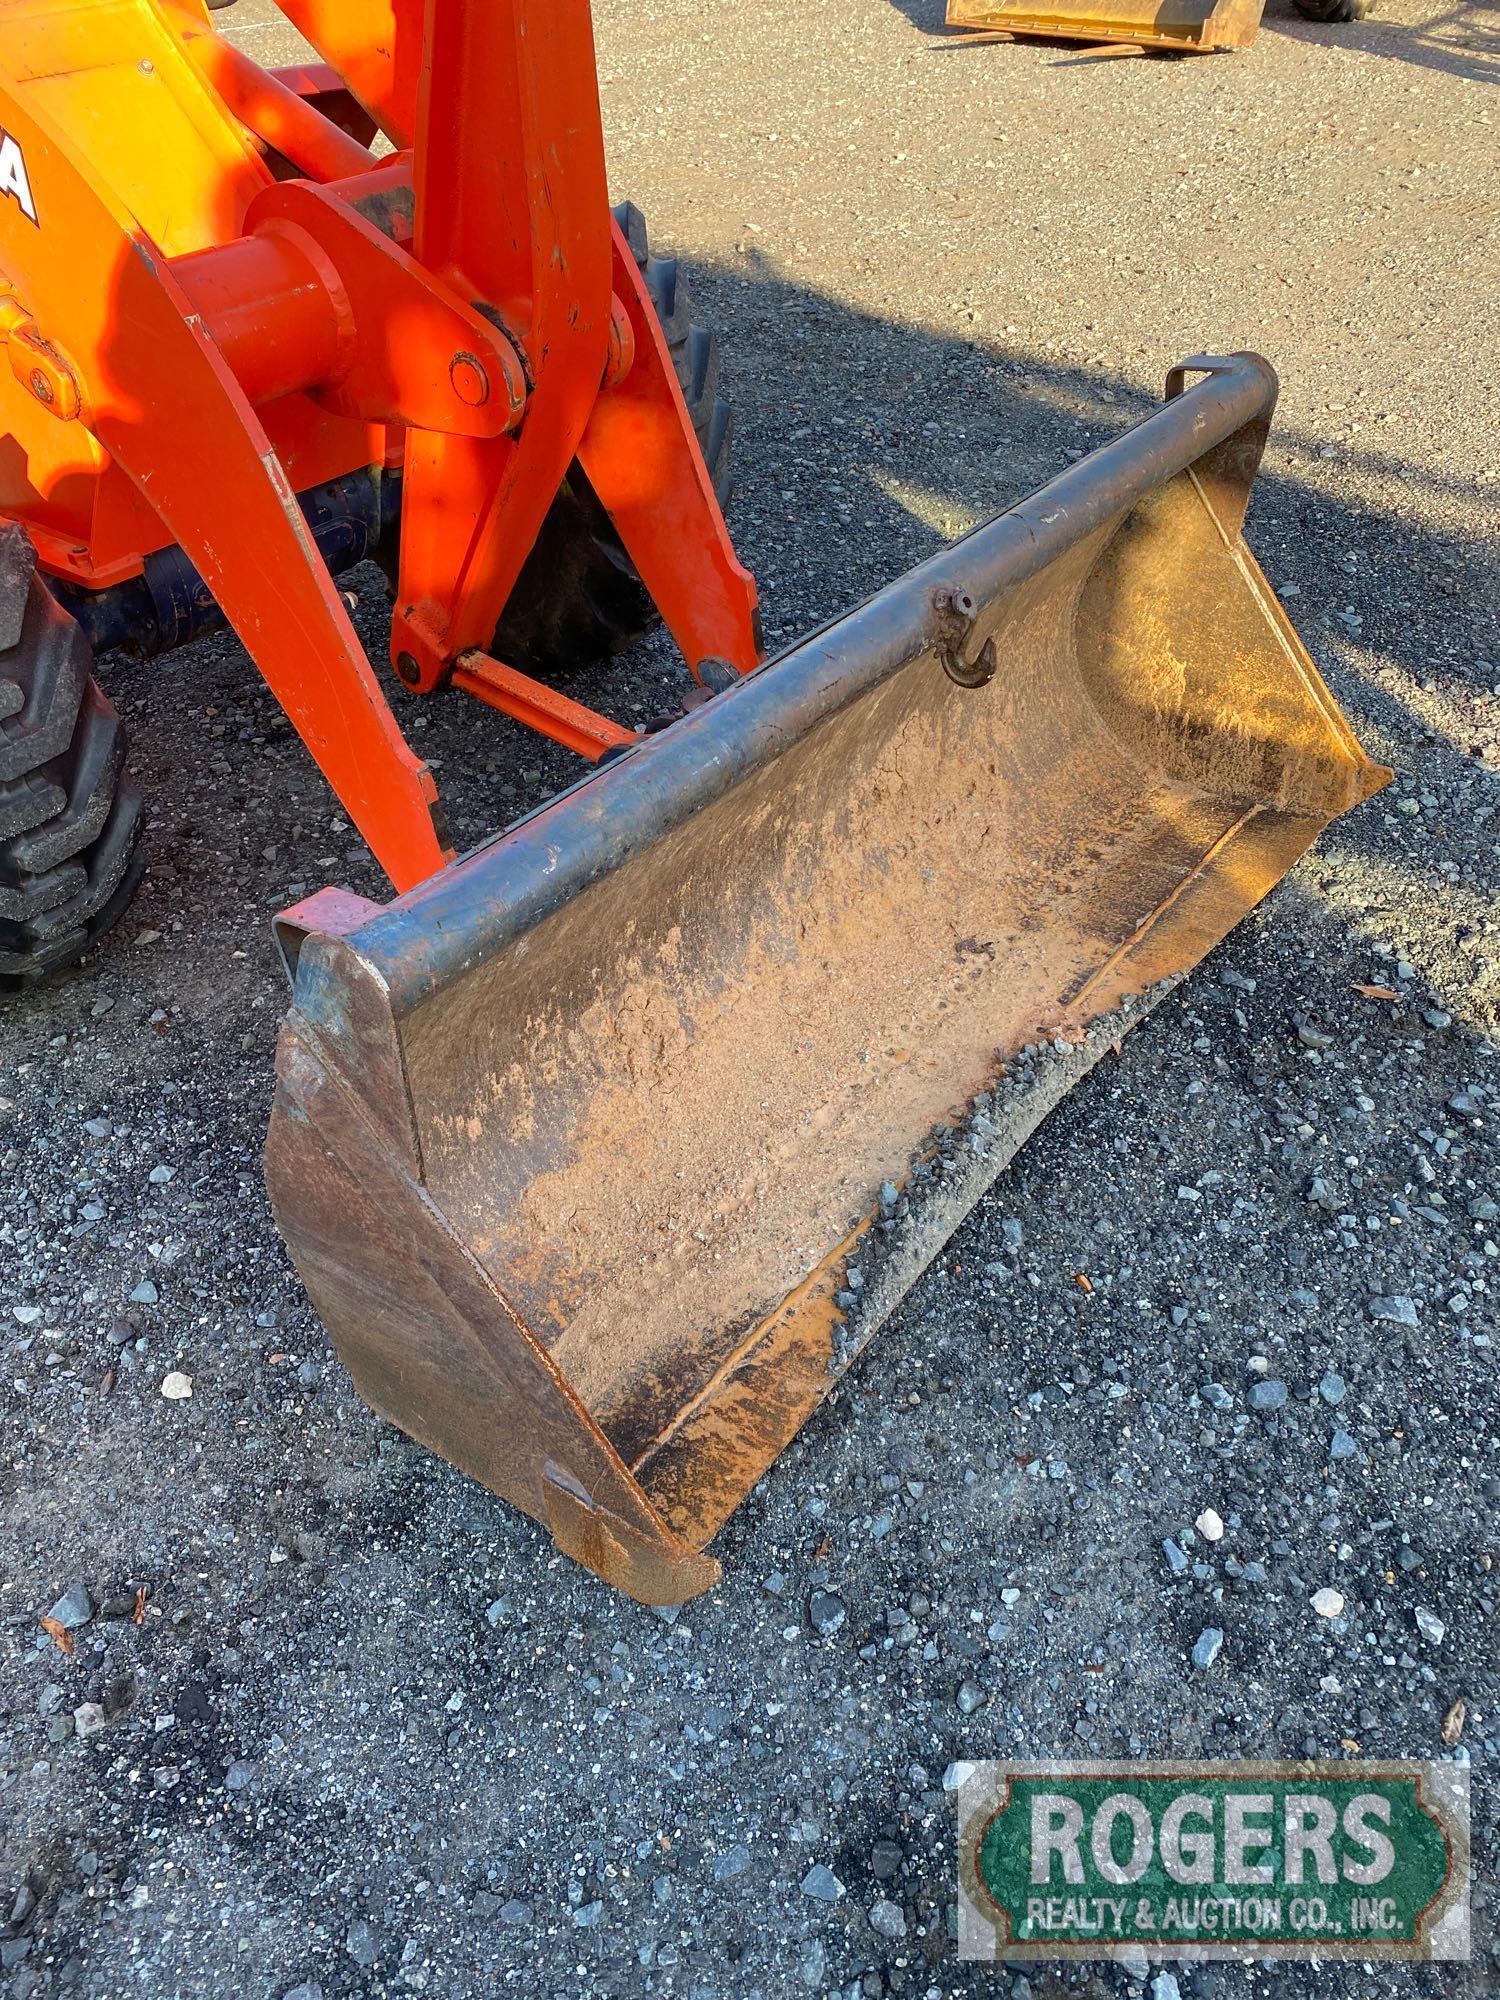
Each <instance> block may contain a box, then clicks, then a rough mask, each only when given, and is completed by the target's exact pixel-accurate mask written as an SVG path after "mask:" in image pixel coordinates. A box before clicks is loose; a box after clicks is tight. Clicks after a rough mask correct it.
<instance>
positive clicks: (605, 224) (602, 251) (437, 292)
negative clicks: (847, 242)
mask: <svg viewBox="0 0 1500 2000" xmlns="http://www.w3.org/2000/svg"><path fill="white" fill-rule="evenodd" d="M285 11H286V12H287V14H288V16H289V17H290V18H291V19H292V21H293V22H294V23H295V25H296V26H298V27H299V28H300V29H301V30H302V31H303V33H304V34H306V35H307V36H308V38H309V39H310V40H311V41H312V42H313V43H314V45H315V46H316V47H317V48H318V50H319V51H320V53H321V54H322V55H323V56H324V57H325V59H326V64H327V66H310V67H301V68H298V69H295V70H291V71H288V72H285V73H276V72H267V71H264V70H262V69H261V68H260V67H259V66H258V65H257V64H255V63H253V62H252V61H250V60H249V59H248V58H247V57H246V56H244V55H243V54H242V53H241V52H240V51H239V50H237V49H236V48H234V47H233V46H232V45H230V44H229V43H227V42H225V41H223V40H222V39H220V37H219V36H217V35H216V34H215V33H214V32H213V30H212V28H211V27H210V26H209V24H208V20H207V17H206V16H205V15H204V14H203V13H202V12H201V11H200V10H199V9H198V8H197V7H196V6H194V5H192V4H190V0H183V4H180V5H179V4H174V0H127V4H125V5H113V4H110V5H108V6H105V5H104V4H102V0H92V4H85V5H83V6H75V7H70V8H67V9H61V8H56V7H53V6H50V5H48V4H45V0H37V4H32V0H6V4H5V6H4V7H3V9H0V33H3V39H0V126H3V129H4V135H5V144H6V146H7V147H8V148H10V149H11V150H12V155H13V158H14V159H16V160H18V161H19V162H20V166H19V167H18V168H16V169H14V172H15V173H16V174H17V175H19V176H20V183H19V184H21V185H23V186H24V199H22V198H21V197H20V196H19V195H17V194H16V193H15V192H13V193H12V195H11V198H10V199H3V198H0V272H3V276H4V279H5V281H6V282H7V287H8V288H7V290H6V291H5V293H4V296H3V300H0V338H3V339H4V340H5V342H6V344H7V347H8V358H9V361H10V376H9V378H8V379H6V378H0V389H3V392H4V393H3V397H0V403H3V421H4V422H5V426H6V428H7V429H9V430H10V431H11V433H12V435H13V436H14V437H16V438H17V440H18V442H20V443H21V444H22V445H23V448H25V449H26V454H27V471H26V483H25V485H24V487H23V489H22V491H21V492H20V493H19V494H5V495H3V496H0V499H3V506H4V510H5V511H7V512H9V513H11V514H12V516H13V517H14V518H20V519H21V520H22V521H23V523H24V525H25V526H26V528H27V530H28V532H29V533H30V534H31V536H32V539H33V541H34V542H35V544H36V546H37V548H38V552H39V555H40V558H41V561H42V565H43V567H44V569H46V570H48V571H49V572H51V574H52V575H53V576H54V577H55V578H57V579H58V580H59V582H60V583H62V584H64V585H68V586H71V587H72V591H73V593H74V594H75V596H76V592H77V591H78V590H79V589H80V588H81V589H86V590H90V591H98V590H100V589H103V588H106V587H109V586H112V585H119V584H121V583H122V582H128V581H129V580H130V579H131V578H132V577H134V578H139V577H141V576H142V574H143V572H144V571H145V570H146V568H147V566H148V564H149V562H150V559H151V558H152V557H153V556H154V555H159V554H161V553H162V552H163V551H167V550H171V551H173V552H174V556H175V559H176V560H177V561H178V562H179V564H180V565H181V566H182V567H183V568H184V569H185V570H186V573H187V574H188V575H189V576H190V577H192V578H195V579H196V580H198V581H199V582H200V583H201V594H202V595H203V596H205V597H206V598H207V599H211V601H212V603H213V605H214V606H215V607H216V608H217V611H218V612H219V613H220V614H221V615H222V616H223V617H224V618H226V619H227V620H228V622H229V623H230V624H231V625H233V626H234V628H235V630H236V631H237V632H238V633H239V635H240V637H241V638H242V639H243V640H244V642H245V645H246V647H247V648H248V650H249V651H250V652H251V654H252V655H253V657H254V659H255V661H256V663H257V665H258V666H259V668H260V670H261V672H262V673H263V674H264V676H265V678H266V680H267V681H268V683H269V684H270V686H271V688H272V689H273V691H274V692H275V693H276V695H277V697H278V699H279V700H280V701H281V703H282V705H283V707H284V708H285V709H286V712H287V714H288V715H289V716H290V718H291V720H292V721H293V723H294V724H295V725H296V727H297V729H298V731H299V733H300V734H301V736H302V738H303V741H304V742H305V743H306V745H307V747H308V749H309V750H310V751H311V753H312V755H313V756H314V757H315V758H316V760H317V762H318V764H319V765H320V767H321V768H322V770H323V772H324V774H325V776H326V777H327V778H328V780H329V782H330V783H331V784H332V786H333V788H334V790H335V791H336V792H337V793H338V795H339V798H340V800H341V802H342V803H343V805H344V806H345V808H346V809H347V811H348V812H349V814H350V816H351V818H352V819H353V820H354V821H355V823H356V825H357V826H358V827H359V829H360V831H361V833H362V834H363V835H364V837H365V839H366V840H367V841H368V842H369V844H370V846H371V848H372V849H373V850H374V852H375V854H376V857H377V858H378V859H379V861H380V862H381V865H382V866H383V867H384V869H385V871H386V873H387V874H388V875H389V876H390V878H391V880H392V882H393V883H394V884H395V885H396V887H397V888H409V887H411V886H412V885H413V884H414V883H416V882H418V881H421V880H422V879H423V878H424V877H426V876H428V875H430V874H431V873H433V871H434V870H435V869H437V868H439V867H441V866H443V865H444V864H445V862H446V861H447V860H448V859H449V858H450V856H449V854H448V850H447V847H446V843H445V840H444V837H443V835H442V833H441V832H440V830H439V822H438V821H436V820H435V817H434V808H435V805H436V788H435V786H434V784H433V781H432V778H431V775H430V773H429V772H428V771H427V769H426V767H425V766H424V765H423V764H422V762H421V761H420V760H419V759H418V758H417V757H416V756H414V755H413V753H412V752H411V750H410V749H409V748H408V746H407V745H406V743H405V741H404V740H403V738H402V735H401V732H400V730H399V728H398V726H397V724H396V721H395V718H394V716H393V715H392V713H391V710H390V707H389V705H388V703H387V701H386V699H385V696H384V694H383V693H382V692H381V689H380V686H379V683H378V681H377V680H376V678H375V676H374V674H373V672H372V671H371V669H370V665H369V663H368V661H367V659H366V657H365V655H364V651H363V648H362V647H361V645H360V642H359V640H358V638H357V636H356V634H355V632H354V629H353V627H352V625H351V624H350V622H349V618H348V615H347V612H346V610H345V608H344V606H343V604H342V602H341V601H340V598H339V595H338V593H337V591H336V590H335V589H334V587H333V585H332V583H331V582H330V578H329V574H328V571H327V569H326V568H325V566H324V564H323V562H322V561H321V560H319V557H318V553H317V550H316V548H315V547H314V545H313V543H312V540H311V538H310V536H309V532H308V528H307V524H306V522H305V521H304V518H303V514H302V511H301V510H300V509H299V507H298V506H297V504H296V502H295V499H294V494H295V493H296V492H299V491H305V490H306V489H307V488H309V487H311V486H314V485H317V484H319V483H323V484H326V483H327V482H328V481H329V480H330V479H335V480H336V479H340V478H347V477H348V476H350V475H352V474H357V473H365V472H372V473H374V474H379V473H381V472H384V471H389V470H390V469H393V468H399V471H400V475H401V477H400V489H401V494H402V502H401V541H400V563H399V572H398V581H397V592H396V605H395V615H394V618H393V623H392V635H391V658H392V662H393V664H394V666H395V668H396V671H397V673H398V675H399V677H400V679H401V681H402V682H403V683H404V684H405V685H406V686H407V687H409V688H412V689H414V690H417V691H419V692H424V693H425V692H431V691H433V690H436V689H439V688H442V687H446V686H450V685H451V686H455V687H458V688H462V689H464V690H465V691H466V692H468V693H470V694H472V695H475V696H476V697H478V698H479V699H480V700H482V701H484V702H486V703H488V704H490V705H491V706H492V707H495V708H498V709H501V710H502V711H504V712H505V713H506V714H509V715H512V716H515V717H517V718H518V719H519V720H521V721H522V722H524V723H526V724H527V725H528V726H530V727H531V728H533V729H537V730H540V731H541V732H542V733H544V734H545V735H548V736H551V737H554V738H555V739H556V740H558V741H560V742H562V743H565V744H567V745H568V747H569V748H571V749H573V750H576V751H577V752H579V754H581V755H582V756H584V757H587V758H590V759H596V758H598V757H599V756H601V755H603V754H604V753H605V752H606V751H608V750H610V749H613V748H617V747H619V746H620V745H622V744H623V743H626V742H628V741H631V740H633V736H632V734H631V732H629V731H626V730H624V729H622V728H621V727H619V726H618V725H616V724H613V723H611V722H609V721H608V720H607V719H606V718H604V717H602V716H598V715H595V714H594V713H593V712H592V711H591V710H590V709H588V708H586V707H585V706H584V705H583V704H581V703H579V702H577V701H575V700H572V699H570V698H568V697H565V696H563V695H560V694H558V693H557V692H555V691H554V690H551V689H548V688H546V687H545V686H542V685H540V684H538V683H537V682H536V681H535V680H534V679H532V678H531V677H529V676H527V675H525V674H522V673H519V672H518V671H517V670H516V669H515V668H514V667H512V666H510V665H508V664H507V663H505V662H504V661H502V660H496V659H494V658H492V657H491V653H490V648H491V646H492V644H493V635H494V633H495V630H496V627H497V625H498V623H499V621H500V617H501V614H502V612H503V611H504V608H505V605H506V601H507V598H508V597H509V595H510V593H511V590H512V588H513V586H514V584H515V582H516V578H517V575H518V574H519V572H520V569H521V566H522V564H523V562H524V561H525V558H526V556H527V555H528V553H529V551H530V549H531V547H532V544H533V543H534V542H535V540H536V537H537V533H538V530H539V529H540V527H541V524H542V521H543V518H544V516H545V515H546V513H547V511H548V509H549V507H550V506H551V505H552V503H553V500H554V497H555V496H556V494H557V492H558V489H559V487H560V485H561V484H562V482H563V480H564V478H565V476H566V475H567V474H568V472H569V468H570V467H572V466H573V465H574V464H575V463H576V464H577V465H578V466H579V467H580V468H581V469H582V472H583V474H584V476H585V477H586V478H587V480H588V482H589V485H590V486H591V488H592V490H593V492H594V494H595V495H596V496H597V498H598V500H599V501H600V502H601V503H602V505H603V507H604V508H605V510H606V512H607V513H608V515H609V517H610V520H611V521H612V523H613V525H614V529H615V531H616V533H617V534H618V536H619V539H620V541H621V543H622V544H623V547H624V549H625V551H626V553H627V555H628V557H629V559H630V561H631V563H632V564H633V565H634V568H635V570H636V572H637V573H638V574H639V576H640V577H641V579H642V581H643V583H644V584H645V586H646V588H647V590H648V591H649V592H650V594H651V596H652V597H653V598H654V600H655V602H656V604H657V606H658V608H659V609H660V611H661V614H662V616H663V618H664V619H665V622H666V624H667V626H668V629H669V630H670V631H671V633H672V635H673V637H674V638H675V639H676V641H677V643H678V644H679V646H680V647H681V649H682V651H683V654H684V656H685V657H686V659H687V661H688V664H689V666H691V667H693V668H695V669H696V668H697V667H698V665H699V663H700V662H701V661H703V660H705V659H708V658H714V659H718V660H727V661H729V662H730V663H731V664H732V665H733V667H734V668H735V670H736V671H737V672H740V673H744V672H748V671H749V670H750V669H751V668H752V667H754V666H755V665H756V664H757V663H758V661H759V658H760V646H759V636H758V629H759V628H758V624H757V619H756V600H755V586H754V584H753V582H752V581H751V579H750V577H749V575H748V573H747V572H746V571H745V570H744V569H743V568H742V567H741V565H740V564H739V562H738V561H737V559H736V558H735V555H734V551H733V549H732V547H731V545H730V541H729V537H728V533H727V530H726V529H725V526H724V520H723V516H722V513H721V511H720V507H719V503H718V500H717V497H716V496H715V493H714V490H713V486H712V483H711V481H710V478H709V475H708V472H707V470H706V468H705V466H704V462H703V455H702V452H701V450H700V448H699V445H698V441H697V439H696V437H695V436H694V433H693V428H692V424H691V421H690V419H689V416H688V413H687V410H686V407H685V405H684V401H683V396H682V392H681V389H680V387H679V384H678V381H677V377H676V374H675V371H674V369H673V366H672V362H671V357H670V355H669V353H668V351H667V346H666V341H665V336H664V333H663V329H662V327H661V326H660V324H659V322H658V320H657V317H656V314H655V311H654V310H653V306H652V301H651V298H650V296H649V294H648V292H647V290H646V287H645V283H644V279H643V276H642V273H641V271H640V269H639V267H638V265H637V261H636V258H635V257H634V255H633V254H632V252H631V249H630V246H629V244H628V243H627V242H626V240H625V237H624V234H623V232H622V230H621V229H620V227H619V225H618V223H616V222H614V221H613V220H612V218H611V214H610V210H609V207H608V202H607V196H606V191H605V179H604V149H603V139H602V134H601V130H600V114H599V100H598V86H597V82H596V79H595V71H594V55H593V42H592V32H591V28H590V23H589V14H588V8H587V5H586V4H585V0H561V4H552V5H549V6H547V7H545V8H542V7H540V6H539V5H537V4H536V0H507V4H505V5H503V6H493V7H479V6H475V5H472V4H468V3H467V0H435V4H433V5H432V6H431V8H430V9H429V13H428V20H427V25H426V29H425V33H424V30H423V26H422V22H421V19H420V18H419V16H415V15H413V13H412V10H411V9H410V7H409V6H408V5H407V4H406V0H402V4H401V5H400V6H399V7H398V8H396V9H395V10H394V11H392V10H390V9H387V10H385V13H384V16H383V18H382V9H381V7H380V4H379V0H375V4H374V6H373V7H370V6H361V7H360V8H359V9H357V10H356V9H355V8H354V7H353V6H351V5H347V4H324V0H289V4H288V5H287V7H286V9H285ZM533 17H534V18H533ZM40 79H45V82H46V88H45V90H43V89H40V88H39V87H38V81H37V80H40ZM122 101H123V102H124V103H127V104H128V105H129V106H130V107H131V113H132V114H133V115H134V116H135V117H136V118H137V120H138V123H139V129H140V133H141V138H142V143H141V145H140V147H139V149H138V150H137V151H136V152H135V153H133V154H131V155H129V156H128V158H127V156H126V155H125V154H124V153H123V152H122V150H121V149H120V148H119V146H118V145H117V144H116V143H115V142H116V141H117V140H118V137H119V127H120V123H121V119H122V116H124V115H126V114H125V113H123V112H122ZM330 114H333V115H330ZM377 128H378V129H379V130H380V131H382V132H384V133H385V135H386V137H387V138H388V140H389V141H390V142H391V143H392V145H393V146H394V147H395V149H396V150H394V151H392V152H387V153H386V154H385V155H384V156H383V157H379V158H377V157H376V156H375V155H374V154H372V153H371V152H370V150H369V149H368V147H367V146H366V145H365V144H363V143H361V140H360V139H359V138H358V137H355V136H354V133H355V132H356V131H361V130H363V131H364V132H366V133H371V132H373V131H374V130H375V129H377ZM101 133H103V134H105V135H106V136H107V138H108V140H109V142H110V143H109V144H108V145H107V146H106V147H105V148H104V152H103V157H102V158H101V157H97V155H98V154H99V152H100V134H101ZM148 134H149V135H150V136H149V141H148V139H147V135H148ZM497 135H498V139H499V143H497ZM559 159H563V160H565V161H566V171H564V172H562V173H557V172H555V171H552V170H550V169H549V167H548V165H547V163H548V162H549V161H553V160H559ZM304 468H305V469H306V471H307V473H308V474H310V475H312V476H309V477H305V478H304V477H303V476H301V473H302V470H303V469H304ZM231 523H232V524H233V526H232V529H231V528H230V527H229V525H228V524H231ZM64 594H65V595H67V593H64ZM101 620H102V622H103V623H106V624H107V623H108V622H109V620H108V617H107V616H105V615H104V614H101Z"/></svg>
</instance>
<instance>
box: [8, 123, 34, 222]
mask: <svg viewBox="0 0 1500 2000" xmlns="http://www.w3.org/2000/svg"><path fill="white" fill-rule="evenodd" d="M0 194H8V195H9V196H10V197H11V198H12V200H13V201H14V202H15V204H16V206H17V207H18V208H19V209H20V211H21V213H22V215H24V216H25V217H26V219H27V221H28V222H35V221H36V203H35V202H34V201H33V200H32V198H31V177H30V175H29V174H28V173H27V171H26V159H25V155H24V154H23V153H22V151H21V148H20V146H19V145H18V144H17V142H16V141H15V140H14V139H13V138H12V137H11V136H10V134H9V132H0Z"/></svg>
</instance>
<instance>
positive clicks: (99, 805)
mask: <svg viewBox="0 0 1500 2000" xmlns="http://www.w3.org/2000/svg"><path fill="white" fill-rule="evenodd" d="M93 657H94V656H93V653H92V652H91V650H90V648H89V643H88V641H87V639H85V638H84V636H83V633H82V632H81V631H80V630H79V628H78V626H77V624H76V623H75V621H74V620H73V619H72V618H71V617H70V616H69V614H68V613H67V612H66V611H64V610H63V608H62V606H61V605H60V604H59V603H58V602H57V600H56V598H55V597H54V596H53V595H52V593H51V591H50V590H48V588H47V586H46V584H45V583H44V582H43V581H42V579H41V578H40V577H39V576H38V575H37V574H36V551H35V550H34V549H33V547H32V545H31V542H30V540H29V538H28V537H27V535H26V532H25V530H24V529H22V528H18V527H16V526H14V525H9V526H5V527H3V528H0V990H11V989H14V988H16V987H18V986H24V985H28V984H29V983H30V982H31V981H33V980H35V979H38V978H40V977H41V976H42V974H43V973H47V972H51V971H53V970H54V969H55V968H56V967H58V966H61V965H68V964H70V963H71V962H72V961H73V960H74V959H76V958H81V957H82V956H83V954H84V952H86V951H87V950H88V948H89V947H90V945H92V944H93V943H94V941H95V939H96V938H98V937H100V936H102V934H103V933H104V932H105V931H107V930H108V929H109V927H110V925H111V924H112V923H114V922H115V920H116V919H117V918H118V917H119V916H120V915H121V913H122V912H123V910H124V909H125V906H126V904H127V903H128V902H129V901H130V898H131V895H132V893H133V892H134V889H135V885H136V883H137V881H138V880H139V879H140V870H141V862H140V858H139V857H138V855H137V853H136V836H137V834H138V833H139V831H140V816H141V801H140V794H139V793H138V792H137V791H136V788H135V785H134V783H133V781H132V780H131V778H130V775H129V773H128V772H127V770H126V768H125V726H124V724H123V723H122V722H121V721H120V718H119V716H118V715H117V714H116V713H115V710H114V706H113V704H112V703H111V702H110V701H108V700H107V699H106V697H105V695H104V694H103V692H102V691H101V689H100V687H99V685H98V683H97V682H96V681H95V679H94V677H93V675H92V673H91V672H90V668H91V667H92V666H93Z"/></svg>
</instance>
